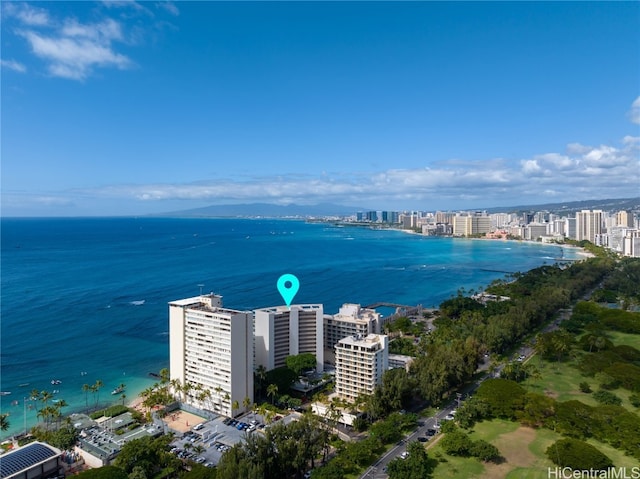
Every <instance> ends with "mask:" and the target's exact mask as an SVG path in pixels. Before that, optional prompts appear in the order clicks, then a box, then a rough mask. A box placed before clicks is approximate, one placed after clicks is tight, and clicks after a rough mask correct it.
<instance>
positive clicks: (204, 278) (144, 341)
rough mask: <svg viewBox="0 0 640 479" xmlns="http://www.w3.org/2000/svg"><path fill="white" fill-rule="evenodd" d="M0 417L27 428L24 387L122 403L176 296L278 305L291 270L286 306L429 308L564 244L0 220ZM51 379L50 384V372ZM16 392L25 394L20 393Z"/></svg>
mask: <svg viewBox="0 0 640 479" xmlns="http://www.w3.org/2000/svg"><path fill="white" fill-rule="evenodd" d="M1 228H2V230H1V234H2V236H1V239H2V244H1V246H2V256H1V271H0V272H1V313H2V318H1V319H2V321H1V334H2V335H1V338H0V340H1V356H0V361H1V363H0V365H1V370H0V372H1V376H0V390H2V391H7V392H11V394H10V395H4V396H2V397H0V401H1V404H0V406H1V411H2V412H3V413H6V412H8V413H10V417H9V420H10V423H11V430H10V431H8V433H9V434H12V433H16V432H20V431H21V430H23V429H24V425H25V421H24V419H25V416H24V411H25V410H26V419H27V427H28V426H30V425H31V424H33V423H35V421H36V417H35V414H36V412H35V409H33V410H29V406H31V403H30V401H29V400H28V397H29V395H30V391H31V390H32V389H39V390H43V389H46V390H48V391H52V390H54V389H57V390H59V393H58V394H56V397H59V398H63V399H64V400H65V401H66V402H67V403H69V404H70V406H69V407H68V408H66V412H72V411H73V410H78V409H81V408H84V406H85V402H86V397H85V394H84V393H83V392H82V385H83V384H84V383H88V384H93V383H94V382H95V381H96V380H97V379H100V380H102V381H103V383H104V385H105V386H104V387H103V388H102V390H101V391H100V393H99V398H96V397H95V396H93V395H91V394H90V395H89V398H88V401H89V404H92V403H93V402H95V399H99V402H100V403H101V404H106V403H107V402H115V401H117V400H118V398H119V396H112V395H111V390H112V389H114V388H115V387H116V386H118V385H119V384H120V383H125V384H126V385H127V390H126V394H127V401H128V400H129V399H132V398H133V397H135V395H136V394H137V393H138V392H139V391H141V390H142V389H144V388H146V387H148V386H149V385H151V384H152V383H153V381H154V380H153V379H152V378H150V377H149V375H148V373H149V372H151V371H155V372H157V371H159V370H160V369H161V368H163V367H167V366H168V349H169V348H168V307H167V303H168V302H169V301H172V300H176V299H181V298H185V297H190V296H195V295H197V294H199V293H200V288H201V286H199V285H204V286H202V290H203V291H204V292H209V291H214V292H216V293H218V294H221V295H222V296H223V297H224V300H223V301H224V305H225V306H226V307H229V308H233V309H241V310H245V309H248V310H250V309H255V308H261V307H266V306H273V305H279V304H283V300H282V299H281V297H280V296H279V293H278V292H277V289H276V281H277V279H278V277H279V276H280V275H281V274H283V273H292V274H295V275H296V276H297V277H298V278H299V280H300V290H299V292H298V295H297V296H296V298H295V299H294V301H293V302H294V303H322V304H324V310H325V312H326V313H335V312H337V310H338V308H339V307H340V305H341V304H343V303H345V302H352V303H360V304H362V305H367V304H371V303H374V302H377V301H386V302H393V303H400V304H411V305H414V304H422V305H424V306H426V307H431V306H434V305H435V306H437V305H438V304H439V303H440V302H441V301H442V300H444V299H447V298H448V297H450V296H451V295H453V294H455V293H456V291H457V290H458V289H459V288H461V287H464V288H466V289H470V288H474V289H478V288H480V287H483V286H486V285H487V284H488V283H490V282H491V281H492V280H494V279H496V278H502V277H504V276H505V274H507V273H512V272H516V271H526V270H529V269H532V268H534V267H537V266H540V265H541V264H543V263H553V262H554V260H555V259H556V258H558V257H561V256H564V257H565V258H569V259H570V258H572V257H573V256H571V255H572V254H574V253H573V250H569V249H564V250H563V249H562V248H561V247H559V246H545V245H538V244H529V243H517V242H505V241H478V240H464V239H451V238H426V237H422V236H418V235H410V234H407V233H404V232H399V231H388V230H372V229H367V228H356V227H337V226H331V225H326V224H307V223H305V222H302V221H287V220H240V219H174V218H171V219H170V218H91V219H89V218H82V219H10V218H4V219H2V220H1ZM53 379H58V380H60V381H62V383H61V384H59V385H56V386H53V385H51V380H53ZM25 398H26V399H25Z"/></svg>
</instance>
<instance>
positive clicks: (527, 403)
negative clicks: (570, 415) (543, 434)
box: [516, 393, 556, 427]
mask: <svg viewBox="0 0 640 479" xmlns="http://www.w3.org/2000/svg"><path fill="white" fill-rule="evenodd" d="M555 413H556V401H555V400H554V399H553V398H550V397H548V396H545V395H543V394H538V393H527V394H525V396H524V404H523V408H522V411H518V412H516V416H517V417H518V419H519V420H520V421H521V422H522V423H523V424H525V425H527V426H531V427H541V426H543V425H545V423H546V422H547V420H548V418H550V417H552V416H554V415H555Z"/></svg>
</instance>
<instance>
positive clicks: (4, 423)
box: [0, 413, 10, 431]
mask: <svg viewBox="0 0 640 479" xmlns="http://www.w3.org/2000/svg"><path fill="white" fill-rule="evenodd" d="M8 417H9V413H5V414H0V431H6V430H8V429H9V426H10V424H9V420H8V419H7V418H8Z"/></svg>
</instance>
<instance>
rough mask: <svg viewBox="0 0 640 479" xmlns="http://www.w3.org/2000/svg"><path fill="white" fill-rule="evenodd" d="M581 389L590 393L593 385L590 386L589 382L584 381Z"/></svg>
mask: <svg viewBox="0 0 640 479" xmlns="http://www.w3.org/2000/svg"><path fill="white" fill-rule="evenodd" d="M580 391H582V392H583V393H587V394H589V393H590V392H591V386H589V383H588V382H586V381H584V382H581V383H580Z"/></svg>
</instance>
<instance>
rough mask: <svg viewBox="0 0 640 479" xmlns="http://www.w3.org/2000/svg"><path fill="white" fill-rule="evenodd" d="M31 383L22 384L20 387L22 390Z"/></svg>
mask: <svg viewBox="0 0 640 479" xmlns="http://www.w3.org/2000/svg"><path fill="white" fill-rule="evenodd" d="M29 384H30V383H22V384H18V387H21V388H26V387H27V386H28V385H29Z"/></svg>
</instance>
